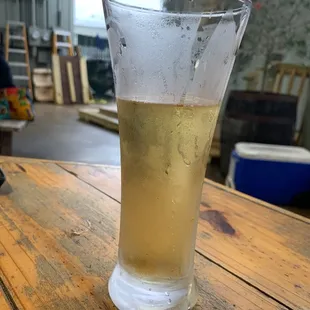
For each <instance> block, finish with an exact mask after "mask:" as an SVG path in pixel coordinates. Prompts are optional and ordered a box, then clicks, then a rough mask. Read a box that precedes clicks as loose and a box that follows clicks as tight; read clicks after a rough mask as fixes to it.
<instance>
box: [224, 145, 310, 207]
mask: <svg viewBox="0 0 310 310" xmlns="http://www.w3.org/2000/svg"><path fill="white" fill-rule="evenodd" d="M226 185H227V186H229V187H232V188H234V189H236V190H238V191H240V192H243V193H245V194H248V195H250V196H253V197H256V198H259V199H262V200H264V201H267V202H270V203H273V204H277V205H289V204H291V203H292V202H293V201H294V200H296V198H297V197H299V196H300V195H303V194H304V193H307V192H309V191H310V152H309V151H308V150H306V149H304V148H301V147H294V146H282V145H269V144H256V143H237V144H236V146H235V150H234V151H233V152H232V156H231V162H230V168H229V173H228V176H227V179H226Z"/></svg>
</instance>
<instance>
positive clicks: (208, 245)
mask: <svg viewBox="0 0 310 310" xmlns="http://www.w3.org/2000/svg"><path fill="white" fill-rule="evenodd" d="M61 166H62V167H64V168H65V169H66V170H67V171H70V172H71V173H73V174H75V175H77V176H78V177H79V178H81V179H83V180H84V181H86V182H88V183H89V184H92V185H93V186H94V187H96V188H98V189H100V190H101V191H103V192H104V193H106V194H107V195H109V196H111V197H113V198H115V199H116V200H118V201H120V195H119V194H117V188H116V184H115V185H111V184H107V181H106V180H107V179H109V180H110V183H113V182H115V183H117V184H118V186H120V181H119V180H120V174H119V173H120V172H119V171H117V170H116V169H109V168H100V167H95V168H94V167H89V171H88V172H87V166H79V165H75V166H72V165H61ZM113 174H114V176H113ZM309 231H310V221H309V219H306V218H304V217H301V216H298V215H295V214H293V213H291V212H288V211H286V210H283V209H281V208H278V207H275V206H272V205H270V204H267V203H264V202H262V201H260V200H258V199H255V198H250V197H249V196H247V195H244V194H241V193H238V192H236V191H234V190H230V189H228V188H226V187H224V186H221V185H217V184H215V183H214V182H211V181H207V180H206V181H205V184H204V187H203V195H202V202H201V207H200V220H199V225H198V235H197V246H196V250H197V251H198V252H199V253H201V254H203V255H204V256H206V257H208V258H210V259H211V260H212V261H214V262H216V263H217V264H219V265H220V266H223V267H224V268H225V269H227V270H229V271H230V272H231V273H233V274H235V275H237V276H238V277H240V278H242V279H244V280H245V281H247V282H249V283H250V284H251V285H253V286H254V287H257V288H258V289H259V290H262V291H264V292H267V293H268V294H269V295H270V296H272V297H273V298H274V299H276V300H278V301H280V302H281V303H283V304H285V305H287V306H289V307H290V308H293V309H310V299H309V298H308V297H309V293H310V292H309V288H310V277H309V276H308V275H309V274H310V248H309V244H310V234H309Z"/></svg>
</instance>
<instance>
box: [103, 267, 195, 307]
mask: <svg viewBox="0 0 310 310" xmlns="http://www.w3.org/2000/svg"><path fill="white" fill-rule="evenodd" d="M186 283H187V282H186ZM186 283H184V282H182V283H180V282H176V281H171V282H165V283H156V282H155V283H154V282H145V281H143V280H141V279H139V278H136V277H133V276H132V275H130V274H129V273H128V272H126V271H125V270H124V269H122V268H121V267H120V265H119V264H117V265H116V267H115V269H114V271H113V274H112V276H111V278H110V280H109V294H110V297H111V299H112V301H113V303H114V304H115V306H116V307H117V308H118V309H119V310H129V309H130V310H142V309H143V310H144V309H145V310H146V309H152V310H155V309H160V310H166V309H175V310H188V309H191V308H193V307H194V306H195V304H196V302H197V297H198V294H197V285H196V281H195V280H193V281H192V284H190V285H189V286H188V284H186Z"/></svg>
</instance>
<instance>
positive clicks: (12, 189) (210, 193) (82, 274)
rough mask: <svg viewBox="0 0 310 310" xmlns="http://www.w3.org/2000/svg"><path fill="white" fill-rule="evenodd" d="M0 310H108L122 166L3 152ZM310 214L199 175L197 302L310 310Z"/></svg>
mask: <svg viewBox="0 0 310 310" xmlns="http://www.w3.org/2000/svg"><path fill="white" fill-rule="evenodd" d="M0 166H1V168H2V169H3V170H4V172H5V173H6V176H7V180H8V182H7V183H6V184H5V185H4V186H3V187H2V188H1V189H0V279H1V280H0V287H1V288H2V289H0V309H1V310H9V309H14V310H16V309H27V310H32V309H40V310H41V309H48V310H50V309H57V310H63V309H68V310H69V309H70V310H75V309H76V310H80V309H87V310H90V309H95V310H98V309H115V308H114V306H113V304H112V302H111V300H110V298H109V295H108V287H107V285H108V284H107V283H108V278H109V277H110V275H111V272H112V269H113V267H114V265H115V262H116V258H117V242H118V227H119V214H120V203H119V201H120V169H119V168H117V167H106V166H94V165H83V164H74V163H60V162H50V161H43V160H32V159H17V158H9V157H0ZM309 228H310V221H309V220H308V219H306V218H303V217H301V216H298V215H295V214H293V213H290V212H288V211H284V210H281V209H279V208H277V207H274V206H272V205H269V204H266V203H263V202H261V201H258V200H255V199H253V198H250V197H248V196H245V195H242V194H240V193H238V192H235V191H232V190H229V189H227V188H225V187H223V186H221V185H218V184H216V183H213V182H211V181H209V180H205V183H204V188H203V195H202V202H201V206H200V220H199V226H198V235H197V246H196V257H195V270H196V276H197V278H198V283H199V292H200V298H199V303H198V305H197V306H196V309H203V310H204V309H218V310H220V309H228V310H232V309H244V310H250V309H251V310H252V309H263V310H267V309H278V310H280V309H281V310H287V309H303V310H309V309H310V272H309V271H310V259H309V257H310V230H309Z"/></svg>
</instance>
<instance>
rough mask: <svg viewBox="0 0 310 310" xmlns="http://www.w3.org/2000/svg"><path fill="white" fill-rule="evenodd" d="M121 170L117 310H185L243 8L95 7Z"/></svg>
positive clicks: (216, 1) (198, 0)
mask: <svg viewBox="0 0 310 310" xmlns="http://www.w3.org/2000/svg"><path fill="white" fill-rule="evenodd" d="M103 4H104V11H105V18H106V24H107V31H108V37H109V44H110V51H111V57H112V64H113V72H114V80H115V91H116V97H117V106H118V116H119V129H120V139H121V158H122V160H121V162H122V207H121V227H120V239H119V254H118V264H117V266H116V267H115V269H114V272H113V274H112V277H111V279H110V281H109V293H110V296H111V298H112V300H113V302H114V303H115V305H116V306H117V307H118V308H119V309H121V310H129V309H189V308H191V307H193V306H194V304H195V303H196V300H197V293H196V285H195V280H194V275H193V269H194V268H193V265H194V252H195V239H196V230H197V222H198V215H199V204H200V198H201V190H202V183H203V179H204V175H205V172H206V163H207V158H208V153H209V150H210V146H211V142H212V137H213V133H214V129H215V126H216V122H217V117H218V113H219V109H220V104H221V102H222V99H223V96H224V92H225V90H226V87H227V83H228V80H229V76H230V73H231V70H232V67H233V63H234V59H235V55H236V51H237V49H238V47H239V45H240V42H241V39H242V36H243V34H244V31H245V28H246V25H247V21H248V18H249V14H250V6H251V3H250V1H249V0H243V1H238V0H166V1H165V0H153V1H152V0H104V1H103Z"/></svg>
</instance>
